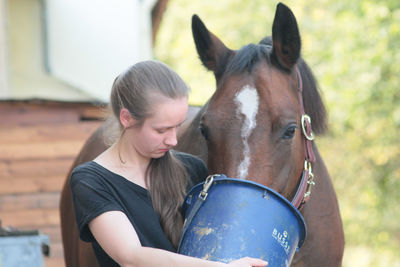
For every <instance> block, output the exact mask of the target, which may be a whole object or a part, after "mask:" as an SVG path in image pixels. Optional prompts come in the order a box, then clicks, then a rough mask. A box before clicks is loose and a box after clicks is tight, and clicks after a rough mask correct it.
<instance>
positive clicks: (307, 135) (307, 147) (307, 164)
mask: <svg viewBox="0 0 400 267" xmlns="http://www.w3.org/2000/svg"><path fill="white" fill-rule="evenodd" d="M296 74H297V95H298V99H299V104H300V111H301V129H302V139H303V147H304V168H303V171H302V174H301V180H300V184H299V187H298V189H297V192H296V195H295V196H294V198H293V200H292V204H293V206H295V207H296V208H297V209H298V210H301V209H302V208H303V206H304V204H305V203H306V202H307V201H308V200H309V199H310V195H311V189H312V187H313V186H314V185H315V182H314V174H313V172H312V164H313V163H314V162H315V154H314V151H313V149H312V141H313V140H314V134H313V132H312V129H311V118H310V116H308V115H307V114H306V113H305V111H304V104H303V81H302V78H301V74H300V71H299V69H298V67H296Z"/></svg>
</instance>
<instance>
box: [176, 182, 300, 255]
mask: <svg viewBox="0 0 400 267" xmlns="http://www.w3.org/2000/svg"><path fill="white" fill-rule="evenodd" d="M225 181H229V182H233V183H238V184H240V183H242V184H249V185H252V186H255V187H258V188H260V189H263V190H267V191H268V192H269V193H272V194H273V195H275V196H276V197H277V198H279V199H281V200H283V202H284V203H285V204H286V205H288V206H289V207H290V209H291V210H292V211H294V214H295V216H296V217H297V218H298V219H299V221H300V222H301V223H299V224H300V228H301V229H300V230H301V231H300V235H299V243H298V245H297V247H298V249H300V248H301V246H302V245H303V243H304V242H305V240H306V237H307V225H306V222H305V220H304V217H303V215H302V214H301V213H300V211H299V210H298V209H297V208H296V207H295V206H294V205H293V204H292V203H291V202H290V201H289V200H288V199H287V198H285V197H284V196H282V195H281V194H280V193H278V192H276V191H275V190H273V189H272V188H269V187H267V186H265V185H262V184H259V183H256V182H253V181H250V180H245V179H241V178H230V177H227V176H226V175H225V174H218V175H215V176H214V180H213V182H212V185H214V184H217V183H221V182H225ZM204 183H205V181H204V182H201V183H199V184H197V185H195V186H193V187H192V188H191V189H190V190H189V192H188V193H187V194H186V197H185V201H184V203H183V205H182V212H183V214H184V215H185V216H186V210H187V207H188V204H187V203H186V200H187V199H188V197H189V196H190V195H192V194H194V193H195V192H196V191H201V188H202V186H203V184H204ZM199 188H200V190H199Z"/></svg>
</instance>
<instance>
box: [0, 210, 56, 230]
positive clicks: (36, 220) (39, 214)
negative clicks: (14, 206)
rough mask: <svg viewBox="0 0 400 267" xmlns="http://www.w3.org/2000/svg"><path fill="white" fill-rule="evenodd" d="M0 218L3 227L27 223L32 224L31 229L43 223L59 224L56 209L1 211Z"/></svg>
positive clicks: (47, 224)
mask: <svg viewBox="0 0 400 267" xmlns="http://www.w3.org/2000/svg"><path fill="white" fill-rule="evenodd" d="M0 218H1V221H2V225H3V227H7V226H12V227H15V228H20V227H23V226H27V225H29V226H32V229H37V228H38V227H40V226H44V225H46V226H57V225H59V224H60V216H59V212H58V209H28V210H15V211H1V213H0Z"/></svg>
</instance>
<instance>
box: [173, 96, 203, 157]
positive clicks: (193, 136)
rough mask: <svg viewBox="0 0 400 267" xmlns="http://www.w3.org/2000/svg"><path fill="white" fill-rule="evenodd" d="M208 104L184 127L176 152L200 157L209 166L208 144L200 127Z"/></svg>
mask: <svg viewBox="0 0 400 267" xmlns="http://www.w3.org/2000/svg"><path fill="white" fill-rule="evenodd" d="M206 108H207V104H206V105H204V106H203V107H202V108H201V109H200V110H199V111H198V112H197V114H196V116H195V117H194V118H193V119H192V120H190V121H188V125H184V126H183V127H182V129H181V131H180V133H179V137H178V145H177V146H176V150H178V151H182V152H186V153H189V154H192V155H195V156H198V157H200V158H201V159H202V160H203V161H204V163H206V164H207V143H206V141H205V140H204V138H203V136H202V135H201V133H200V130H199V125H200V120H201V117H202V116H203V114H204V112H205V110H206Z"/></svg>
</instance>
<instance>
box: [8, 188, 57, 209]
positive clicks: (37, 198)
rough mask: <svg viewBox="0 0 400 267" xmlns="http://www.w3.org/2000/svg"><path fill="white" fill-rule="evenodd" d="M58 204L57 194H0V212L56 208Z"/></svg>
mask: <svg viewBox="0 0 400 267" xmlns="http://www.w3.org/2000/svg"><path fill="white" fill-rule="evenodd" d="M12 190H14V189H12ZM59 202H60V193H59V192H44V193H33V194H12V195H6V194H1V195H0V211H13V210H23V209H49V208H58V206H59Z"/></svg>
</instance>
